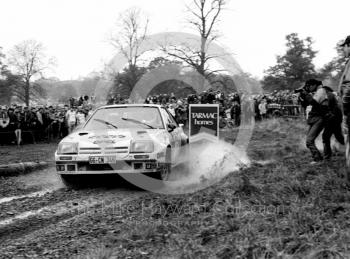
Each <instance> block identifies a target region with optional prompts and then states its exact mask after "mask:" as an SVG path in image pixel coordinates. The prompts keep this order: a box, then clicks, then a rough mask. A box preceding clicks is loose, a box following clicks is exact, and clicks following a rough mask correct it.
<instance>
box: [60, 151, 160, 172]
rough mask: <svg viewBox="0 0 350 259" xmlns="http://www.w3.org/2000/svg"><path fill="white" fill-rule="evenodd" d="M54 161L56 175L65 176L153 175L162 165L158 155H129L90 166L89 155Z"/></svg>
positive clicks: (61, 157)
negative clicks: (110, 161) (114, 160)
mask: <svg viewBox="0 0 350 259" xmlns="http://www.w3.org/2000/svg"><path fill="white" fill-rule="evenodd" d="M135 158H137V159H135ZM55 160H56V171H57V173H58V174H66V175H84V174H140V173H154V172H158V171H159V170H160V168H161V165H162V163H164V158H163V156H162V155H159V154H131V155H128V156H126V157H124V158H118V157H117V159H116V162H115V163H103V164H91V163H90V162H89V155H84V156H81V155H56V156H55Z"/></svg>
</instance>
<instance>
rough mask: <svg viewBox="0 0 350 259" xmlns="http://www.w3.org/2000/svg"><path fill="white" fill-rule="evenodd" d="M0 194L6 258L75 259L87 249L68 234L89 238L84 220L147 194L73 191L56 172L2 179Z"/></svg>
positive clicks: (113, 188)
mask: <svg viewBox="0 0 350 259" xmlns="http://www.w3.org/2000/svg"><path fill="white" fill-rule="evenodd" d="M0 190H1V191H0V194H1V196H0V243H1V245H0V257H1V258H18V257H19V258H26V257H28V258H33V257H34V258H35V257H40V258H42V257H43V256H44V257H47V258H55V257H57V258H64V257H66V258H68V257H67V256H69V257H71V256H72V255H73V254H77V253H78V252H79V251H72V250H71V249H78V248H79V247H84V248H82V249H85V248H86V247H87V243H86V242H84V241H83V240H82V239H81V238H75V237H74V234H73V235H71V236H65V234H64V233H66V232H67V231H68V232H69V231H73V232H74V233H75V234H77V233H80V235H79V236H80V237H84V235H81V231H84V230H83V229H82V228H80V227H79V226H80V223H82V222H84V220H88V218H89V217H90V216H91V215H94V214H96V213H103V211H104V210H106V209H108V208H112V207H113V208H114V209H115V208H116V207H117V206H119V207H120V206H122V205H123V203H124V202H126V201H130V200H132V199H135V198H137V197H140V196H142V195H143V194H144V192H143V191H141V190H136V189H135V188H132V187H131V186H126V187H125V186H124V183H123V184H117V183H116V184H112V185H110V186H109V187H95V188H86V189H80V190H78V191H75V190H69V189H67V188H65V187H64V186H63V185H62V183H61V180H60V179H59V177H58V176H57V175H56V173H55V170H54V168H48V169H45V170H42V171H37V172H33V173H31V174H28V175H23V176H18V177H10V178H3V179H2V180H1V181H0ZM115 219H118V215H116V218H115ZM87 231H94V229H93V228H90V229H89V230H87ZM94 235H95V234H92V236H94ZM83 239H84V238H83ZM67 243H69V244H70V245H71V246H69V245H67ZM78 243H80V244H81V245H79V244H78Z"/></svg>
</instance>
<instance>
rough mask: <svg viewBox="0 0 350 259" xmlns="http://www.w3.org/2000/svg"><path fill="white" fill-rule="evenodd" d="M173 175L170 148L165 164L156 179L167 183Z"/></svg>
mask: <svg viewBox="0 0 350 259" xmlns="http://www.w3.org/2000/svg"><path fill="white" fill-rule="evenodd" d="M170 174H171V152H170V148H168V150H167V152H166V155H165V163H163V164H162V166H161V169H160V171H159V172H157V176H156V178H157V179H159V180H162V181H167V180H168V179H169V176H170Z"/></svg>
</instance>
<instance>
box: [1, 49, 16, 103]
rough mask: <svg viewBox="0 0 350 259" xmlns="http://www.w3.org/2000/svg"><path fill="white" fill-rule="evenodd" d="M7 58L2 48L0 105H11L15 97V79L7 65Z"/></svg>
mask: <svg viewBox="0 0 350 259" xmlns="http://www.w3.org/2000/svg"><path fill="white" fill-rule="evenodd" d="M5 57H6V56H5V54H4V53H3V52H2V47H0V104H10V100H11V97H12V95H13V91H12V87H11V86H12V83H13V79H14V78H13V75H12V74H11V73H10V71H9V70H8V69H7V66H6V65H5V61H4V60H5Z"/></svg>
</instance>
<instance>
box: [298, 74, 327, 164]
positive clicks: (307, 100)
mask: <svg viewBox="0 0 350 259" xmlns="http://www.w3.org/2000/svg"><path fill="white" fill-rule="evenodd" d="M300 99H301V101H302V102H303V103H304V105H306V106H307V105H311V106H312V108H311V111H310V112H309V114H308V118H307V124H308V125H309V130H308V132H307V136H306V147H307V148H308V149H309V150H310V152H311V156H312V158H313V162H312V163H315V162H319V161H321V160H323V156H322V155H321V153H320V151H319V150H318V149H317V147H316V145H315V140H316V138H317V136H318V135H319V134H320V133H321V132H322V130H323V129H324V127H325V119H324V116H325V115H326V114H327V113H328V95H327V91H326V89H325V88H324V87H323V85H322V82H321V81H319V80H316V79H309V80H307V81H306V82H305V86H304V87H303V88H302V89H301V92H300ZM326 142H327V141H326Z"/></svg>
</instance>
